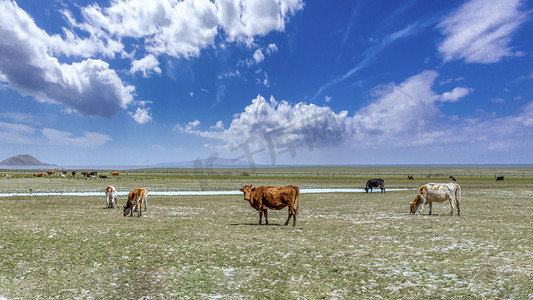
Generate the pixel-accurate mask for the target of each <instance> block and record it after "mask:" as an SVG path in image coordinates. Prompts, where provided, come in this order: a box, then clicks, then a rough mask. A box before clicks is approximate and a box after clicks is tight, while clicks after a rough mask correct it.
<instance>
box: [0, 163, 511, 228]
mask: <svg viewBox="0 0 533 300" xmlns="http://www.w3.org/2000/svg"><path fill="white" fill-rule="evenodd" d="M65 173H66V172H64V171H63V172H62V173H61V175H65ZM54 174H55V170H51V171H47V174H44V173H40V174H33V176H35V177H43V176H51V175H54ZM81 174H82V175H83V176H85V177H96V176H97V175H98V173H97V172H92V171H91V172H81ZM109 174H111V175H112V176H119V174H120V173H119V172H110V173H109ZM74 176H76V171H72V173H71V174H69V177H74ZM2 177H3V178H11V177H12V176H11V175H9V174H3V176H2ZM100 178H107V176H105V175H100ZM407 178H408V180H414V177H413V176H412V175H408V177H407ZM449 179H450V182H449V183H428V184H425V185H423V186H421V187H420V188H419V189H418V194H417V195H416V197H415V199H414V200H413V201H412V202H411V203H410V214H415V213H416V212H417V211H418V213H419V214H422V210H423V209H424V206H425V205H426V204H428V205H429V214H430V215H431V213H432V207H433V202H445V201H448V202H449V203H450V207H451V211H450V215H453V211H454V209H457V215H460V214H461V187H460V186H459V185H458V184H457V183H455V182H456V181H457V180H456V179H455V178H454V177H453V176H450V177H449ZM503 180H504V177H503V176H496V181H503ZM374 188H380V190H381V193H386V190H385V181H384V180H383V179H381V178H375V179H370V180H368V181H367V182H366V185H365V187H364V190H365V191H366V192H367V193H368V191H369V190H370V192H372V191H373V189H374ZM239 191H241V192H243V194H244V200H245V201H247V202H248V203H249V204H250V206H251V207H252V208H254V209H255V210H257V211H258V212H259V225H262V223H263V216H265V224H267V225H268V211H267V209H274V210H281V209H284V208H285V207H288V210H289V215H288V217H287V221H286V222H285V225H288V224H289V222H290V220H291V218H292V219H293V223H292V225H293V226H295V225H296V216H297V215H298V212H299V210H300V189H299V188H298V187H297V186H294V185H288V186H278V187H275V186H257V187H252V185H243V186H242V188H240V189H239ZM105 194H106V207H107V208H115V206H116V207H117V208H120V206H119V204H118V197H117V191H116V189H115V187H113V186H108V187H107V188H106V189H105ZM147 197H148V191H147V190H146V188H141V189H134V190H132V191H130V192H129V194H128V201H127V202H126V205H125V206H124V209H123V210H124V216H127V215H130V216H133V212H134V211H136V212H137V216H139V217H140V216H141V215H142V212H141V209H142V206H144V210H145V211H146V201H147ZM419 209H420V210H419Z"/></svg>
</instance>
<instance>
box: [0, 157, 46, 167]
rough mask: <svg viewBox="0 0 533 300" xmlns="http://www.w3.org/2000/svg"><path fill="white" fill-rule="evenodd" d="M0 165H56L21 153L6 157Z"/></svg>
mask: <svg viewBox="0 0 533 300" xmlns="http://www.w3.org/2000/svg"><path fill="white" fill-rule="evenodd" d="M0 165H5V166H54V165H53V164H46V163H43V162H41V161H39V160H38V159H37V158H35V157H33V156H31V155H29V154H21V155H16V156H12V157H10V158H7V159H4V160H3V161H1V162H0Z"/></svg>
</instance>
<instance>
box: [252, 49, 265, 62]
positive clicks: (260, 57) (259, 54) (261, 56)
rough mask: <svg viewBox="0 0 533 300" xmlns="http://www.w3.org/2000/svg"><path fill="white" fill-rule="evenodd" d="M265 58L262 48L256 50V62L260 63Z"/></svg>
mask: <svg viewBox="0 0 533 300" xmlns="http://www.w3.org/2000/svg"><path fill="white" fill-rule="evenodd" d="M264 59H265V55H264V54H263V52H262V51H261V49H257V50H255V52H254V60H255V63H256V64H258V63H260V62H262V61H263V60H264Z"/></svg>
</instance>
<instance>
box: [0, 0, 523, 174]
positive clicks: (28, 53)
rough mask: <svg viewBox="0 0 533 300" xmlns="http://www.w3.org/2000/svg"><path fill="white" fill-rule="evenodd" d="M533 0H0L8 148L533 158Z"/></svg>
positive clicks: (80, 158) (342, 160)
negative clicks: (532, 34) (71, 0)
mask: <svg viewBox="0 0 533 300" xmlns="http://www.w3.org/2000/svg"><path fill="white" fill-rule="evenodd" d="M532 12H533V3H531V1H520V0H508V1H499V0H470V1H422V0H413V1H379V0H378V1H374V0H372V1H370V0H366V1H302V0H241V1H238V0H216V1H207V0H195V1H192V0H190V1H170V0H167V1H164V0H157V1H142V0H128V1H126V0H113V1H96V2H94V1H77V2H76V3H72V2H70V1H59V0H58V1H40V0H28V1H6V0H0V37H1V38H0V105H1V106H2V109H1V110H0V158H1V159H4V158H7V157H10V156H13V155H17V154H31V155H33V156H35V157H37V158H38V159H40V160H41V161H44V162H48V163H56V164H61V165H147V164H149V165H155V164H157V163H164V162H180V161H189V160H195V159H197V158H207V157H212V158H215V157H224V158H231V159H237V158H239V159H242V160H245V161H247V162H249V163H251V164H252V163H258V164H476V163H479V164H491V163H494V164H499V163H518V164H520V163H528V164H531V163H533V159H532V155H531V149H533V147H532V146H533V39H531V32H533V22H532V17H533V16H532Z"/></svg>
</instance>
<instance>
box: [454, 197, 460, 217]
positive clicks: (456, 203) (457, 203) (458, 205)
mask: <svg viewBox="0 0 533 300" xmlns="http://www.w3.org/2000/svg"><path fill="white" fill-rule="evenodd" d="M455 205H456V206H457V215H458V216H460V215H461V203H459V201H457V200H455Z"/></svg>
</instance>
